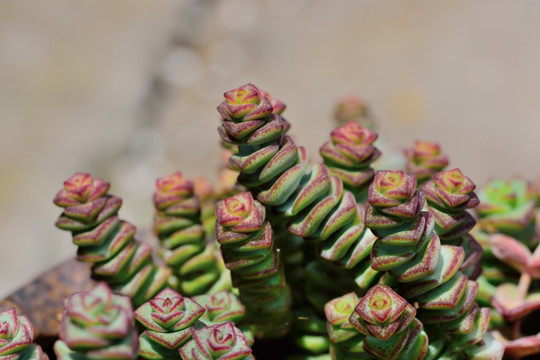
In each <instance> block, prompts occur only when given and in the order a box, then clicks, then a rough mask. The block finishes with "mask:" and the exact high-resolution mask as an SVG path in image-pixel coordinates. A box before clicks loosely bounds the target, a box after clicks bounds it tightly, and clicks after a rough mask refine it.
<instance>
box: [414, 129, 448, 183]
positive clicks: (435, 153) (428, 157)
mask: <svg viewBox="0 0 540 360" xmlns="http://www.w3.org/2000/svg"><path fill="white" fill-rule="evenodd" d="M405 156H406V157H407V165H406V170H405V171H406V172H407V173H408V174H411V175H414V176H416V177H417V179H418V182H419V183H423V182H425V181H427V180H429V179H430V178H431V176H433V175H434V174H435V173H437V172H439V171H441V170H443V169H444V168H445V167H446V166H447V165H448V158H447V157H446V155H444V154H443V153H442V151H441V147H440V146H439V144H437V143H433V142H429V141H421V140H417V141H415V142H414V145H413V147H412V148H410V149H406V150H405Z"/></svg>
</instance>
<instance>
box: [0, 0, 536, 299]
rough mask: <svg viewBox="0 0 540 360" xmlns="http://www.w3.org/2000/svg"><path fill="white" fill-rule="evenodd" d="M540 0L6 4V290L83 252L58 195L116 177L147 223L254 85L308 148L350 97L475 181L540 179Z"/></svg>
mask: <svg viewBox="0 0 540 360" xmlns="http://www.w3.org/2000/svg"><path fill="white" fill-rule="evenodd" d="M539 13H540V2H537V1H533V0H529V1H527V0H523V1H520V2H519V5H517V4H516V3H515V2H510V1H494V0H489V1H488V0H484V1H474V2H472V1H466V0H458V1H451V2H442V1H439V2H426V1H419V0H414V1H407V2H404V1H399V0H379V1H367V0H365V1H361V0H340V1H339V2H336V1H324V0H260V1H246V0H220V1H218V0H177V1H173V0H153V1H145V0H130V1H128V0H125V1H120V0H116V1H109V0H101V1H84V2H82V1H77V2H74V1H68V0H51V1H47V2H44V1H37V0H36V1H30V0H28V1H26V0H23V1H20V0H3V1H1V2H0V242H1V247H0V284H1V286H0V298H2V297H3V296H4V295H7V294H8V293H10V292H12V291H13V290H15V289H16V288H18V287H19V286H22V285H23V284H24V283H25V282H27V281H29V280H31V279H32V278H33V277H35V276H36V275H38V274H40V273H42V272H44V271H46V270H47V269H48V268H50V267H51V266H53V265H56V264H58V263H60V262H62V261H64V260H66V259H69V258H71V257H73V256H74V254H75V251H76V247H75V246H74V245H72V244H71V236H70V234H69V233H67V232H64V231H60V230H58V229H56V228H55V227H54V222H55V221H56V219H57V217H58V216H59V214H60V213H61V210H60V209H59V208H57V207H55V206H54V205H53V203H52V199H53V197H54V195H55V194H56V192H57V191H58V190H59V189H60V188H61V186H62V182H63V181H64V180H65V179H67V178H68V177H69V176H71V175H72V174H73V173H74V172H77V171H83V172H90V173H92V175H94V176H96V177H101V178H104V179H107V180H108V181H110V182H111V184H112V187H111V192H112V193H114V194H116V195H118V196H120V197H122V198H123V199H124V205H123V207H122V210H121V211H120V214H121V216H122V218H124V219H127V220H129V221H131V222H133V223H134V224H136V225H137V226H138V228H139V230H140V231H141V230H145V229H146V230H148V229H149V227H150V226H151V222H152V213H153V210H152V204H151V196H152V192H153V186H154V185H153V184H154V181H155V179H156V178H157V177H158V176H161V175H165V174H169V173H172V172H174V171H177V170H181V171H182V172H183V173H184V174H185V175H186V176H188V177H191V178H193V177H195V176H199V175H206V176H209V177H211V178H212V177H213V176H214V175H215V174H216V170H217V168H218V167H219V163H220V159H219V155H218V154H219V145H218V135H217V132H216V128H217V126H218V124H219V122H218V115H217V112H216V110H215V108H216V106H217V105H218V104H219V103H220V102H221V101H222V94H223V92H225V91H227V90H230V89H232V88H235V87H238V86H240V85H242V84H244V83H247V82H253V83H254V84H256V85H258V86H260V87H262V88H263V89H265V90H266V91H269V92H270V93H271V94H272V95H273V96H275V97H276V98H279V99H281V100H283V101H284V102H285V103H287V105H288V108H287V110H286V112H285V117H286V118H287V119H288V120H289V121H290V122H291V123H292V128H291V134H293V136H294V137H295V139H296V140H297V143H299V144H302V145H304V146H305V147H306V148H307V149H308V151H309V152H310V154H311V157H312V159H314V160H318V159H319V157H318V153H317V150H318V148H319V146H320V145H321V144H322V143H323V142H324V141H326V140H327V139H328V137H329V134H328V133H329V131H331V129H332V128H333V126H334V123H333V121H332V113H333V107H334V105H335V102H336V100H337V99H338V98H340V97H342V96H343V95H347V94H357V95H360V96H361V97H363V98H364V99H365V100H366V101H367V102H368V104H369V106H370V108H371V111H372V113H373V114H374V116H375V118H376V120H377V122H378V127H379V130H380V134H381V136H382V137H383V138H384V139H385V141H386V142H388V143H391V144H393V145H395V146H396V147H398V148H399V147H410V146H412V143H413V141H414V140H415V139H422V140H430V141H436V142H438V143H440V144H441V146H442V148H443V151H444V152H445V153H446V154H448V156H449V158H450V166H451V167H460V168H461V169H462V170H463V172H464V173H465V174H467V175H468V176H470V177H471V178H472V179H473V180H474V181H475V182H476V183H477V184H478V185H479V186H482V185H483V184H485V183H486V181H487V180H488V179H489V178H490V177H492V176H500V177H509V176H511V175H513V174H522V175H524V176H526V177H529V178H533V177H537V176H538V175H540V171H539V168H538V161H537V158H536V157H537V153H538V151H539V150H540V145H539V143H538V136H539V134H540V121H539V119H540V102H539V101H538V94H540V66H539V64H540V46H538V37H539V35H540V22H539V21H538V14H539Z"/></svg>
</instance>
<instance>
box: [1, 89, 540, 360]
mask: <svg viewBox="0 0 540 360" xmlns="http://www.w3.org/2000/svg"><path fill="white" fill-rule="evenodd" d="M285 108H286V107H285V104H284V103H283V102H281V101H279V100H277V99H276V98H274V97H273V96H271V95H270V94H269V93H267V92H265V91H263V90H261V89H259V88H258V87H256V86H255V85H253V84H246V85H244V86H241V87H239V88H236V89H233V90H230V91H227V92H225V94H224V100H223V102H222V103H221V104H219V105H218V107H217V111H218V114H219V116H220V119H219V128H218V135H216V134H213V135H209V136H212V137H213V138H215V139H216V140H220V141H221V143H222V146H223V148H224V151H223V153H222V157H223V160H224V161H225V162H226V164H227V168H226V169H222V170H221V172H220V175H219V177H218V183H217V184H216V185H215V186H213V185H211V184H212V181H210V180H208V179H206V178H197V179H196V180H194V181H192V180H190V179H187V178H186V177H185V176H184V175H183V174H182V173H181V172H179V171H177V172H173V173H171V174H170V175H166V176H161V177H158V178H157V181H156V186H155V188H154V195H153V205H154V209H155V216H154V223H153V233H154V236H155V238H156V241H155V245H149V244H146V243H145V242H141V241H138V240H136V239H135V232H136V229H135V226H134V225H132V224H130V223H129V222H127V221H125V220H121V219H120V216H119V210H120V207H121V205H122V200H121V199H120V198H118V197H116V196H114V195H111V194H109V183H108V182H106V181H104V180H101V179H98V178H95V177H93V176H91V175H90V174H87V173H76V174H74V175H73V176H72V177H70V178H69V179H68V180H66V181H65V182H64V186H63V187H62V189H61V190H60V191H59V192H58V194H57V195H56V197H55V199H54V203H55V204H56V205H57V206H59V207H61V208H62V214H61V215H60V218H59V219H58V221H57V222H56V226H57V227H59V228H60V229H63V230H67V231H69V232H70V233H71V235H72V239H73V243H74V244H75V245H76V246H77V247H78V248H77V259H78V260H80V261H83V262H85V263H88V264H89V268H90V269H91V277H92V279H94V280H97V281H100V283H99V284H98V285H97V287H95V288H94V289H93V290H90V291H87V292H79V293H75V294H73V295H71V296H70V297H69V298H67V299H66V301H65V308H64V310H63V316H62V319H61V322H60V333H59V340H58V342H56V344H55V346H54V351H55V354H56V356H57V357H59V358H64V359H83V358H93V359H112V358H115V359H118V358H126V359H134V358H147V359H183V360H199V359H200V360H202V359H220V360H233V359H237V360H241V359H254V358H255V357H257V359H259V360H261V359H262V360H265V359H286V360H353V359H361V360H371V359H429V360H431V359H441V360H462V359H474V360H488V359H489V360H497V359H502V358H503V352H504V351H505V349H506V354H507V355H508V356H509V357H514V358H520V357H524V356H527V355H531V354H537V353H540V340H539V339H540V337H539V336H537V335H536V333H534V332H531V331H529V330H528V328H530V322H532V323H534V320H531V321H529V320H528V319H529V318H531V319H535V318H536V316H537V314H536V313H535V310H537V309H540V295H539V294H538V289H539V288H540V283H536V281H537V280H538V279H540V260H539V259H540V250H538V246H537V244H538V239H539V234H540V231H539V229H537V227H536V226H535V225H536V224H535V219H536V217H537V206H538V203H539V199H540V196H539V195H538V194H539V193H540V191H538V184H536V187H535V185H534V184H530V183H526V182H520V180H515V181H514V180H512V181H510V182H500V181H495V182H494V183H491V184H489V185H488V186H487V187H485V188H484V189H482V190H481V191H480V192H479V193H478V196H477V195H476V192H475V191H476V185H475V184H474V182H473V181H472V180H471V179H470V178H469V177H467V176H466V175H465V174H464V173H463V172H462V171H461V170H460V169H459V168H454V169H450V170H445V168H446V166H447V165H448V158H447V156H446V155H445V154H443V153H442V151H441V148H440V146H439V145H438V144H436V143H432V142H428V141H417V142H416V143H415V144H414V146H413V147H412V148H411V149H408V150H406V151H405V157H406V158H407V164H403V166H401V167H399V166H396V168H390V169H380V170H378V169H379V167H380V166H381V164H388V163H396V162H391V161H390V162H388V161H387V162H385V161H384V156H385V151H384V150H383V151H381V150H379V145H378V144H377V140H378V134H377V133H376V132H375V131H374V129H373V128H372V127H371V125H372V123H370V122H368V121H366V119H367V118H368V117H367V110H366V107H365V103H363V102H362V101H357V100H354V99H352V98H350V99H348V100H345V101H344V102H343V103H342V104H341V105H340V106H339V107H338V108H337V113H336V114H337V115H336V116H337V118H338V120H339V121H340V123H339V126H338V127H337V128H336V129H334V130H333V131H332V132H331V133H330V134H329V138H328V140H327V141H326V142H325V143H324V144H323V145H322V146H321V148H320V150H319V154H320V159H319V160H315V161H311V160H310V159H309V158H308V154H307V151H306V149H305V148H303V147H302V146H298V145H297V144H296V143H295V141H294V140H293V137H292V136H291V135H290V134H289V131H290V129H291V125H290V123H289V121H287V120H286V119H285V118H284V117H283V113H284V110H285ZM218 137H219V138H218ZM380 160H383V161H380ZM396 164H397V163H396ZM398 167H399V168H398ZM149 191H152V189H149ZM149 203H150V201H149ZM133 308H135V309H136V310H135V311H133ZM2 314H4V313H2ZM5 314H6V315H0V355H4V354H6V355H8V356H12V354H15V353H14V352H13V351H15V350H13V349H17V351H18V350H21V351H23V354H40V352H39V348H38V347H37V346H34V345H30V343H31V338H32V337H31V336H29V335H30V334H31V331H30V330H29V329H30V328H29V325H27V321H26V320H24V317H22V319H23V320H17V321H18V325H16V324H15V325H13V324H14V321H15V320H14V319H19V318H18V317H17V316H16V314H15V312H14V310H12V311H11V312H9V313H5ZM2 316H3V318H2ZM2 319H4V320H2ZM490 327H491V328H490ZM17 329H18V330H17ZM492 330H494V331H493V333H492ZM17 331H18V332H17ZM536 332H537V333H538V331H536ZM18 334H19V335H18ZM21 334H22V335H21ZM524 335H528V336H526V337H524ZM10 339H14V340H10ZM21 339H22V340H21ZM11 342H13V343H14V344H16V345H14V346H12V345H9V344H10V343H11ZM2 344H4V345H2ZM10 346H11V347H10ZM251 346H253V347H251ZM2 348H4V350H2ZM6 349H7V350H6ZM25 349H29V350H25ZM2 351H4V353H2ZM8 352H9V353H8ZM17 356H19V355H17ZM20 356H23V355H20ZM24 356H27V355H24ZM28 356H30V355H28ZM32 356H34V357H35V356H37V355H32ZM40 356H41V355H40ZM34 357H28V358H34ZM12 358H13V359H15V358H19V357H12ZM20 358H22V359H26V357H20ZM35 358H39V357H35ZM10 359H11V358H10Z"/></svg>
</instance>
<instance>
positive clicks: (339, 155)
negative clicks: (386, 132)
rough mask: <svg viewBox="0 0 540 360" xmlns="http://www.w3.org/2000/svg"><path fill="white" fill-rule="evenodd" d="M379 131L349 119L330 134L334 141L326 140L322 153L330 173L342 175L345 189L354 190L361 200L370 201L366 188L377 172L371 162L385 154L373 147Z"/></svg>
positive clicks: (357, 197) (340, 176)
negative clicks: (367, 198)
mask: <svg viewBox="0 0 540 360" xmlns="http://www.w3.org/2000/svg"><path fill="white" fill-rule="evenodd" d="M377 137H378V135H377V133H375V132H374V131H371V130H369V129H366V128H363V127H362V126H361V125H360V124H358V123H356V122H354V121H349V122H347V123H346V124H345V125H344V126H342V127H338V128H336V129H334V130H333V131H332V133H331V134H330V138H331V139H332V140H331V141H328V142H326V143H324V145H323V146H321V148H320V150H319V152H320V154H321V156H322V157H323V159H324V163H325V164H326V166H327V167H328V169H329V170H330V174H332V175H336V176H338V177H339V178H340V179H341V181H343V185H344V187H345V189H347V190H349V191H351V192H352V193H353V194H354V195H355V197H356V199H357V201H359V202H363V201H365V200H366V194H365V192H366V190H367V188H368V186H369V184H370V182H371V180H372V179H373V175H375V171H374V170H373V169H372V168H371V163H372V162H373V161H375V160H377V159H378V158H379V156H381V153H380V151H379V150H377V148H376V147H374V146H373V143H374V142H375V140H377Z"/></svg>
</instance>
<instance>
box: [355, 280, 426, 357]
mask: <svg viewBox="0 0 540 360" xmlns="http://www.w3.org/2000/svg"><path fill="white" fill-rule="evenodd" d="M415 315H416V309H415V308H414V306H412V305H411V304H409V303H408V302H407V301H406V300H405V299H403V298H402V297H401V296H399V295H398V294H397V293H396V292H394V291H393V290H392V289H391V288H389V287H388V286H385V285H375V286H374V287H372V288H371V289H369V291H368V292H367V293H366V295H364V296H363V297H362V298H361V299H360V301H359V302H358V304H357V305H356V307H355V308H354V311H353V313H352V314H351V316H350V317H349V323H350V324H351V325H352V326H353V327H354V328H355V329H356V330H357V331H358V332H360V333H361V334H363V335H365V336H366V337H365V338H364V341H363V347H364V350H366V351H367V352H368V353H370V354H372V355H374V356H375V357H376V358H378V359H385V360H391V359H423V358H424V357H425V356H426V355H427V353H428V337H427V334H426V333H425V332H424V330H423V325H422V323H421V322H420V321H419V320H418V319H416V318H415Z"/></svg>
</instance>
